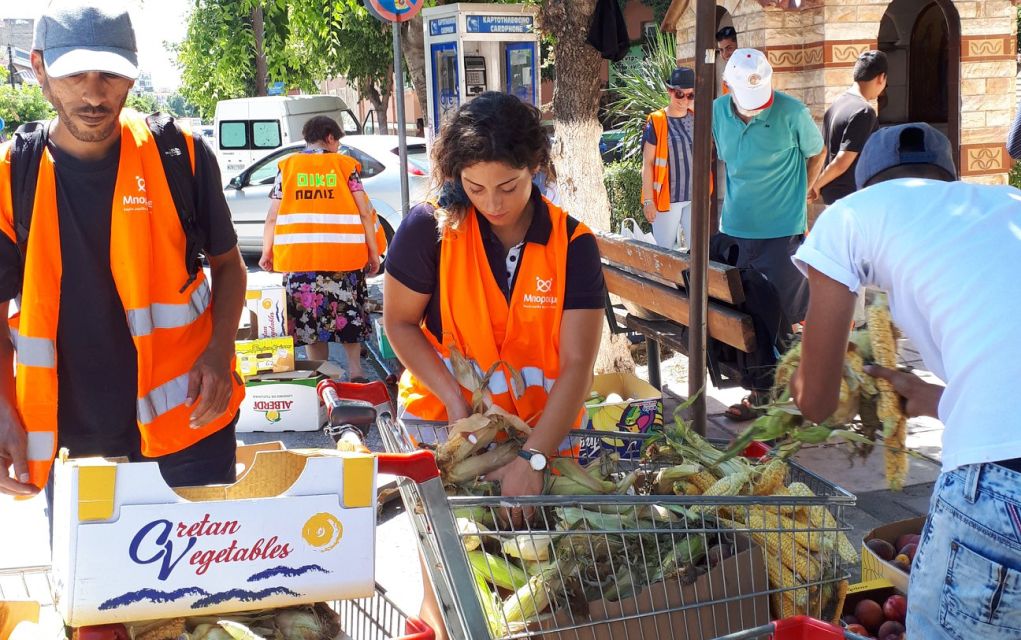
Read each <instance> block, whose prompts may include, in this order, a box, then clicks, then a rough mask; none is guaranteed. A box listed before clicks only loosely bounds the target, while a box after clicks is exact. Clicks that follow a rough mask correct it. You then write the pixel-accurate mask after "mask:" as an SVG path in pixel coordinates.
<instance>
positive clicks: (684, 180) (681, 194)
mask: <svg viewBox="0 0 1021 640" xmlns="http://www.w3.org/2000/svg"><path fill="white" fill-rule="evenodd" d="M666 90H667V94H668V95H669V96H670V104H668V105H667V107H666V108H665V109H660V110H659V111H655V112H653V113H652V114H650V115H649V119H648V120H647V121H646V124H645V136H644V138H643V144H642V211H643V212H644V213H645V219H646V220H648V221H649V222H651V223H652V234H653V235H654V236H655V237H656V244H658V245H659V246H661V247H664V248H666V249H673V248H675V247H677V246H678V245H680V246H685V247H686V246H688V238H690V234H691V166H692V159H691V147H692V143H693V140H694V132H695V119H694V108H695V72H694V71H693V70H692V69H690V68H688V67H677V68H676V69H674V70H673V72H672V73H671V74H670V80H669V81H667V83H666ZM678 229H680V231H681V233H682V234H683V235H682V236H681V238H678V235H679V234H678Z"/></svg>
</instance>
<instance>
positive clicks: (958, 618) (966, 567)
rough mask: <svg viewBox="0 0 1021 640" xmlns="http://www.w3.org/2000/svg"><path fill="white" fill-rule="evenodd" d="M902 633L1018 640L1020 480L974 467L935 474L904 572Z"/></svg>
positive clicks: (923, 637) (923, 639)
mask: <svg viewBox="0 0 1021 640" xmlns="http://www.w3.org/2000/svg"><path fill="white" fill-rule="evenodd" d="M907 633H908V637H909V638H911V639H912V640H915V639H917V640H939V639H943V638H947V639H953V640H970V639H972V638H981V640H1007V639H1008V638H1009V639H1011V640H1017V639H1018V638H1021V473H1017V472H1015V471H1011V470H1010V469H1007V468H1005V467H1001V466H999V465H996V464H974V465H969V466H966V467H960V468H958V469H955V470H954V471H951V472H949V473H944V474H942V475H940V477H939V479H938V480H937V481H936V487H935V489H934V491H933V495H932V501H931V503H930V505H929V518H928V520H927V521H926V523H925V528H924V529H923V530H922V539H921V543H920V544H919V546H918V552H917V553H916V554H915V560H914V564H913V565H912V567H911V582H910V585H909V587H908V616H907Z"/></svg>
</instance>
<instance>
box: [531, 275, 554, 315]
mask: <svg viewBox="0 0 1021 640" xmlns="http://www.w3.org/2000/svg"><path fill="white" fill-rule="evenodd" d="M552 291H553V278H545V279H544V278H540V277H539V276H536V277H535V293H526V294H525V295H524V306H525V308H526V309H551V308H553V307H556V306H557V303H559V302H560V299H559V298H558V297H557V296H555V295H549V294H551V293H552Z"/></svg>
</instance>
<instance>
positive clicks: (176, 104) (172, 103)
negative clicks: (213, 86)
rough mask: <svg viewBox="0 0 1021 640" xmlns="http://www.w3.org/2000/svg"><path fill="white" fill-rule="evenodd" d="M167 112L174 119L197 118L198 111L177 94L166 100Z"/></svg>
mask: <svg viewBox="0 0 1021 640" xmlns="http://www.w3.org/2000/svg"><path fill="white" fill-rule="evenodd" d="M167 112H169V113H170V115H172V116H174V117H175V118H198V117H199V110H198V109H197V108H196V107H195V105H193V104H192V103H190V102H188V100H187V99H185V97H184V96H182V95H181V94H179V93H175V94H174V95H172V96H170V97H169V98H167Z"/></svg>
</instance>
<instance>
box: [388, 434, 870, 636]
mask: <svg viewBox="0 0 1021 640" xmlns="http://www.w3.org/2000/svg"><path fill="white" fill-rule="evenodd" d="M377 425H378V427H379V430H380V434H381V436H382V439H383V443H384V446H385V447H386V448H387V449H388V450H389V451H392V452H410V451H413V450H415V449H416V448H417V443H420V442H427V443H428V442H438V441H442V440H444V439H445V436H446V427H445V426H443V425H441V424H437V423H424V422H409V423H400V422H397V421H395V420H393V419H392V418H391V417H390V416H388V415H384V416H382V417H381V418H380V419H379V420H378V422H377ZM607 435H608V434H606V433H599V435H593V432H592V431H573V432H571V434H570V436H569V437H570V439H571V445H572V446H571V447H570V449H571V450H573V451H585V452H588V454H589V455H591V454H592V444H593V442H596V443H597V444H598V443H599V442H606V441H608V440H609V441H614V442H612V447H613V448H614V449H615V450H616V451H618V452H621V451H623V452H624V453H622V454H621V455H620V459H619V461H618V462H617V464H618V465H619V469H618V473H619V474H620V475H626V474H629V473H631V472H636V471H642V472H655V471H656V470H657V469H659V468H661V467H662V466H665V465H655V464H649V463H643V462H641V461H640V460H639V459H638V455H637V452H638V451H639V450H640V448H641V444H642V442H643V441H644V439H645V438H646V437H647V436H646V435H643V434H630V433H614V434H612V437H610V438H607ZM716 444H717V446H719V443H716ZM789 474H790V478H789V479H790V480H791V481H793V480H798V481H801V482H803V483H805V484H806V485H808V486H809V487H810V488H811V489H812V492H813V493H814V494H815V496H814V497H786V496H784V497H780V496H768V497H761V496H757V497H750V496H735V497H705V496H662V495H612V496H585V497H576V496H532V497H520V498H513V499H511V498H504V497H500V496H480V497H475V496H450V497H447V496H443V497H441V498H440V499H438V500H437V499H436V496H435V493H433V494H432V495H426V494H425V493H423V492H422V491H421V489H420V487H417V486H416V485H414V484H413V483H408V482H400V490H401V494H402V497H403V499H404V503H405V505H406V507H407V509H408V512H409V513H410V515H411V518H412V521H413V524H414V526H415V529H416V532H417V534H418V536H419V540H420V547H421V550H422V552H423V555H424V558H425V563H426V566H427V570H428V573H429V577H430V579H431V582H432V584H433V586H434V589H435V592H436V595H437V600H438V602H439V604H440V607H441V610H442V611H443V613H444V617H445V621H446V623H447V627H448V631H449V633H450V635H451V637H452V638H471V639H473V640H474V639H480V640H489V639H490V638H502V639H504V640H509V639H511V638H524V637H530V636H534V635H542V636H543V637H565V638H566V637H570V638H599V639H602V638H618V637H620V638H676V639H682V638H692V639H694V638H698V639H700V640H701V639H702V638H714V637H717V636H722V635H725V634H727V633H734V632H737V631H741V630H745V629H750V628H755V627H757V626H761V625H764V624H768V623H769V621H770V620H772V619H774V618H776V617H780V615H786V614H775V615H771V601H773V602H777V603H778V602H780V600H779V599H780V598H788V599H789V602H790V601H792V602H793V603H794V604H795V605H796V608H795V610H794V612H795V613H798V614H806V615H814V616H815V617H818V618H825V619H832V617H833V616H834V613H835V612H834V609H835V606H836V604H835V603H836V600H837V599H838V597H839V596H838V595H837V591H838V586H837V585H838V583H839V582H840V581H843V580H846V579H847V577H848V570H849V567H847V566H845V565H844V564H843V563H842V562H841V561H840V560H839V557H838V555H837V554H836V553H831V554H825V556H824V557H823V558H822V559H820V557H816V556H815V555H811V554H809V553H808V552H807V551H805V552H804V555H805V557H804V562H805V563H808V567H809V569H808V570H806V571H805V572H804V573H803V574H797V573H794V572H793V571H792V570H786V574H783V572H784V571H785V570H784V569H783V568H782V567H781V568H777V569H775V570H776V571H780V572H781V575H773V576H772V577H775V578H777V579H778V580H775V581H773V584H772V586H771V581H770V580H768V579H767V564H766V560H765V559H764V557H763V553H762V551H761V549H760V548H759V547H758V546H756V545H755V544H754V543H752V542H751V537H752V535H753V534H763V533H769V534H772V533H778V534H780V535H782V536H794V535H795V534H797V535H802V536H805V537H806V538H807V539H808V541H809V542H811V541H813V540H815V541H821V540H829V539H830V538H831V537H832V536H835V535H836V532H838V531H846V530H849V529H850V527H849V526H848V525H847V524H846V523H845V521H844V510H845V509H846V508H848V507H850V506H852V505H854V503H855V497H854V496H853V495H852V494H850V493H848V492H847V491H845V490H843V489H841V488H840V487H837V486H835V485H834V484H832V483H830V482H828V481H826V480H824V479H823V478H821V477H819V476H817V475H815V474H813V473H811V472H809V471H806V470H805V469H803V468H801V467H799V466H797V465H796V464H791V465H790V471H789ZM638 493H639V494H640V493H642V492H641V491H639V492H638ZM753 506H754V507H760V508H761V507H764V508H766V509H768V510H770V512H776V513H777V514H780V513H791V512H792V511H793V510H795V509H799V508H810V507H812V508H822V509H825V510H826V512H827V514H829V516H828V517H827V521H828V522H829V525H828V526H812V525H808V524H805V525H800V526H801V528H798V529H780V528H759V529H751V528H749V527H747V526H721V519H727V520H729V521H730V522H732V523H733V522H736V521H738V520H743V521H745V522H747V521H748V518H747V517H746V514H747V513H748V512H749V509H750V508H751V507H753ZM508 507H511V508H526V509H535V511H536V514H537V515H536V518H535V519H534V520H533V521H532V522H531V523H530V524H527V525H526V526H525V527H524V528H523V529H518V530H516V531H512V532H511V531H491V532H490V533H488V534H487V537H489V538H493V537H494V536H495V537H497V538H499V541H500V542H501V543H502V544H500V545H491V547H492V546H496V547H498V548H499V550H497V551H491V552H490V555H489V556H488V558H487V560H486V562H487V563H488V565H487V566H486V567H482V573H485V574H488V576H494V577H495V574H493V573H492V572H493V571H499V570H501V569H503V568H505V567H502V566H500V565H501V564H502V563H505V562H507V555H506V553H505V550H504V549H503V547H504V545H505V544H506V543H507V542H508V541H510V540H515V541H516V542H513V543H511V544H518V545H520V544H522V542H523V543H524V544H526V545H527V544H528V543H532V544H536V543H542V542H544V540H545V539H546V538H550V539H552V544H551V545H550V547H551V549H552V557H551V560H552V561H553V562H554V563H555V564H554V566H555V567H556V569H555V570H554V571H553V574H552V577H549V574H546V576H544V579H543V580H542V582H541V583H536V582H535V580H534V579H533V580H530V581H529V583H528V584H527V585H526V586H525V587H523V588H519V590H518V591H517V593H516V594H514V593H509V594H508V593H507V592H504V594H505V595H504V596H503V604H504V607H505V608H501V607H500V602H499V601H497V603H496V607H495V608H494V607H493V606H492V603H493V600H492V598H491V596H489V595H488V594H486V593H484V592H483V590H482V589H483V588H484V583H483V585H479V584H478V583H477V582H476V579H475V578H476V575H477V574H476V573H473V570H472V569H471V568H470V566H469V560H468V557H467V554H466V551H465V547H464V538H467V537H468V536H469V535H471V533H470V532H464V533H462V532H459V531H457V530H456V529H455V527H456V525H455V524H454V522H453V520H454V517H453V516H460V515H465V516H469V515H470V517H471V518H472V519H473V520H474V521H476V522H488V523H498V522H500V520H499V518H500V515H501V513H502V512H503V510H504V509H506V508H508ZM568 514H570V515H571V517H572V520H571V521H570V530H556V528H555V527H556V524H557V523H558V522H564V518H563V517H561V516H565V515H568ZM742 515H744V516H745V517H741V516H742ZM735 516H737V517H735ZM494 528H495V525H494ZM565 537H568V538H570V540H571V542H570V543H569V544H568V546H567V547H566V548H568V549H573V551H571V552H570V553H567V554H565V553H564V552H563V549H564V548H565V547H564V545H560V544H558V543H559V542H560V541H562V540H564V538H565ZM691 537H695V538H700V539H701V542H702V544H704V545H705V546H706V547H708V546H713V547H722V548H723V549H729V550H730V552H731V555H730V557H726V553H725V552H720V551H719V550H718V549H710V555H712V554H713V553H714V552H716V553H718V554H719V555H720V556H721V557H720V560H721V561H720V562H718V563H717V565H716V566H715V567H714V568H713V569H712V570H710V571H708V573H706V574H704V575H690V574H685V573H683V572H678V573H676V574H675V575H671V576H669V577H667V576H666V575H665V574H664V575H660V573H659V572H660V571H661V570H662V566H663V564H664V563H663V562H662V561H661V559H662V558H664V555H665V554H667V553H668V552H669V551H670V550H671V549H677V548H679V547H678V545H681V544H684V543H686V542H687V541H689V539H690V538H691ZM791 546H792V548H794V549H800V547H799V546H798V545H791ZM558 549H560V551H558ZM512 555H513V554H512ZM584 556H588V558H585V557H584ZM588 559H594V560H597V561H598V563H597V562H587V560H588ZM799 559H800V558H799ZM776 564H777V563H775V562H774V563H773V565H774V566H775V565H776ZM565 567H566V568H565ZM487 570H488V571H487ZM538 585H541V586H538ZM522 596H524V598H522ZM543 597H548V601H549V602H550V603H551V606H550V607H549V609H547V610H546V612H545V613H543V614H542V615H540V616H538V617H536V616H526V617H528V618H530V621H529V622H527V623H522V622H521V621H520V619H519V618H518V617H516V616H515V617H514V618H509V617H508V615H507V614H508V610H507V609H506V605H507V603H508V602H509V601H510V600H512V599H515V598H517V599H518V600H519V603H518V604H519V605H520V606H529V605H528V604H527V602H529V601H535V599H536V598H540V599H541V598H543ZM523 601H524V602H523ZM483 602H485V603H486V604H487V608H488V610H489V615H488V616H487V615H486V614H485V613H484V608H483V604H482V603H483ZM540 602H542V601H541V600H540ZM773 608H775V607H773ZM510 611H513V607H512V608H511V609H510ZM494 617H495V618H496V619H495V620H494Z"/></svg>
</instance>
